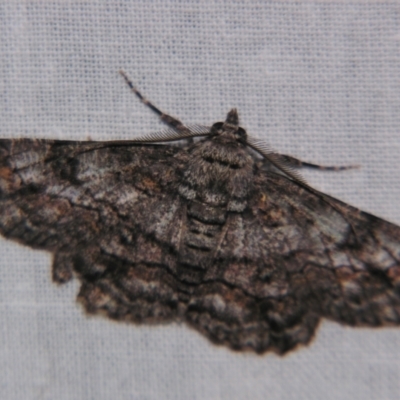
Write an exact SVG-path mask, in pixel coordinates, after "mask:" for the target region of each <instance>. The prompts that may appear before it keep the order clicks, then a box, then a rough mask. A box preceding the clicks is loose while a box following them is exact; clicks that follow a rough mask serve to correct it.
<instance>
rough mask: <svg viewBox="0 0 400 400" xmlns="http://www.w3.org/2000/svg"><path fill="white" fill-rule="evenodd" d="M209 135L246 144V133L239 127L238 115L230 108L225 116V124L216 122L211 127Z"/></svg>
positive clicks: (234, 109)
mask: <svg viewBox="0 0 400 400" xmlns="http://www.w3.org/2000/svg"><path fill="white" fill-rule="evenodd" d="M211 134H212V135H218V136H229V137H231V138H234V139H235V140H237V141H238V142H242V143H246V139H247V133H246V131H245V130H244V129H243V128H242V127H240V126H239V115H238V112H237V110H236V108H232V110H231V111H229V112H228V115H227V116H226V120H225V122H216V123H215V124H214V125H213V126H212V127H211Z"/></svg>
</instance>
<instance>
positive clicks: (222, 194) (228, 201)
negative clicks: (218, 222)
mask: <svg viewBox="0 0 400 400" xmlns="http://www.w3.org/2000/svg"><path fill="white" fill-rule="evenodd" d="M190 153H191V154H190V163H189V164H188V165H187V169H186V171H185V172H184V177H183V180H182V183H181V184H180V186H179V193H180V195H181V196H182V197H184V198H185V199H187V200H196V201H199V202H201V203H204V204H206V205H208V206H212V207H222V208H225V209H226V210H227V211H234V212H241V211H243V210H244V209H245V208H246V201H247V196H248V193H249V190H250V188H251V182H252V177H253V166H254V160H253V157H252V156H251V155H250V154H249V152H248V150H247V148H246V146H245V145H244V144H242V143H240V142H238V141H237V140H235V139H233V138H232V137H231V136H230V135H221V136H219V135H218V136H213V137H211V138H208V139H206V140H205V141H202V142H200V143H198V144H196V145H194V146H193V147H192V149H191V150H190Z"/></svg>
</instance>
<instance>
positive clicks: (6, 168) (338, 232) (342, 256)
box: [0, 139, 400, 353]
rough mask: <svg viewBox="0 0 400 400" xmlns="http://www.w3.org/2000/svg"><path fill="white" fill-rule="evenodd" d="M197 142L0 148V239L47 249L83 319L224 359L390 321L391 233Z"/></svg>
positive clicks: (393, 288)
mask: <svg viewBox="0 0 400 400" xmlns="http://www.w3.org/2000/svg"><path fill="white" fill-rule="evenodd" d="M208 145H209V143H208V142H207V143H205V145H204V146H203V147H202V148H201V149H200V148H198V150H196V149H197V148H196V147H195V146H194V147H193V148H194V150H193V151H191V150H190V151H189V150H188V148H187V147H173V146H157V145H130V146H129V145H128V146H127V145H107V144H101V143H100V144H99V143H97V142H58V141H44V140H41V141H39V140H28V139H21V140H17V141H12V140H0V207H1V210H2V211H1V213H0V232H1V233H2V234H3V235H4V236H5V237H8V238H13V239H15V240H18V241H20V242H22V243H24V244H27V245H29V246H31V247H34V248H40V249H46V250H49V251H51V252H53V253H54V264H53V277H54V279H55V280H56V281H57V282H65V281H67V280H69V279H71V277H72V275H73V273H75V274H77V275H78V276H79V278H80V280H81V282H82V286H81V290H80V293H79V300H80V301H81V302H82V303H83V305H84V306H85V308H86V310H87V311H88V312H90V313H103V314H105V315H107V316H109V317H111V318H114V319H118V320H129V321H133V322H160V321H169V320H178V321H186V322H188V323H189V324H190V325H192V326H193V327H195V328H196V329H198V330H199V331H201V332H202V333H203V334H205V335H206V336H208V337H209V338H210V339H211V340H213V341H214V342H216V343H222V344H226V345H228V346H230V347H231V348H235V349H252V350H254V351H257V352H264V351H266V350H274V351H277V352H279V353H283V352H285V351H287V350H289V349H291V348H293V347H295V346H296V345H297V344H298V343H307V342H309V340H310V338H311V337H312V335H313V333H314V331H315V328H316V326H317V324H318V322H319V320H320V318H321V317H326V318H329V319H332V320H335V321H339V322H344V323H347V324H350V325H372V326H376V325H378V326H379V325H391V324H398V323H399V313H400V308H399V305H400V300H399V299H400V296H399V292H400V290H399V286H400V267H399V259H400V244H399V243H400V228H398V227H396V226H394V225H392V224H390V223H388V222H385V221H382V220H380V219H378V218H376V217H373V216H370V215H368V214H365V213H361V212H359V211H358V210H356V209H354V208H352V207H350V206H347V205H345V204H344V203H341V202H339V201H338V200H335V199H331V198H327V197H326V196H325V197H321V196H318V195H317V194H316V193H315V192H312V191H309V190H308V189H306V188H303V187H302V186H301V185H298V184H297V183H295V182H293V181H291V180H290V179H288V178H286V177H284V176H282V175H279V174H276V173H273V172H266V171H265V170H264V169H262V168H258V167H257V166H256V165H255V164H254V165H253V166H252V161H250V162H249V164H246V162H243V160H248V158H247V157H248V156H247V155H246V154H245V153H243V154H242V153H240V152H241V151H242V150H240V147H239V150H235V153H234V154H235V156H234V157H233V156H231V155H230V153H229V152H228V153H226V154H225V153H224V151H225V150H222V151H221V152H219V153H215V150H214V149H215V146H217V145H218V144H214V145H213V146H214V147H209V148H207V146H208ZM210 146H211V145H210ZM199 149H200V150H199ZM222 149H225V147H222ZM196 151H198V153H196ZM227 151H228V150H227ZM237 151H239V153H240V154H239V155H240V157H239V156H237V153H236V152H237ZM190 152H191V153H190ZM189 153H190V154H189ZM214 153H215V154H216V155H215V154H214ZM205 154H206V156H205ZM196 157H197V158H196ZM201 157H203V159H202V158H201ZM210 157H211V158H212V159H211V160H209V159H210ZM213 157H214V158H213ZM218 157H219V158H221V157H222V159H219V158H218ZM232 157H233V158H232ZM238 157H239V158H238ZM205 159H206V160H208V161H207V163H208V164H207V163H206V161H204V160H205ZM225 159H227V161H226V160H225ZM242 162H243V166H242V164H241V163H242ZM228 164H230V165H228ZM247 165H250V167H249V168H248V167H247ZM202 168H203V169H204V168H205V170H204V171H203V173H202ZM232 168H233V169H232ZM226 171H231V172H230V174H231V175H226ZM232 171H234V172H232ZM213 174H214V175H218V176H219V182H218V184H219V188H221V187H226V188H227V190H228V189H229V193H234V194H235V199H234V201H231V202H228V205H227V206H226V205H225V206H219V205H218V201H219V202H220V203H221V204H225V203H224V201H225V200H224V199H223V198H224V196H225V197H226V196H227V194H226V193H224V192H223V193H222V195H221V196H222V197H221V196H219V197H218V196H217V195H216V194H215V190H216V187H215V182H213V181H212V179H211V178H210V177H212V176H213ZM191 176H195V177H196V178H195V179H194V180H193V179H192V180H190V179H191V178H190V177H191ZM249 176H251V179H249ZM225 178H226V179H225ZM224 179H225V181H224ZM243 182H245V185H244V184H243ZM243 187H245V190H244V189H243ZM218 190H220V189H218ZM213 191H214V192H213ZM193 193H197V196H203V198H205V199H207V200H205V202H203V203H202V202H198V201H196V200H194V199H193V198H192V197H193ZM217 194H218V195H220V194H221V193H217ZM228 197H229V196H228ZM221 199H222V200H221ZM228 200H229V199H228ZM212 202H214V203H213V204H214V205H210V204H211V203H212ZM215 204H217V205H215ZM243 204H245V205H246V206H245V207H244V206H243V207H242V205H243ZM229 207H230V209H229ZM241 207H242V208H241Z"/></svg>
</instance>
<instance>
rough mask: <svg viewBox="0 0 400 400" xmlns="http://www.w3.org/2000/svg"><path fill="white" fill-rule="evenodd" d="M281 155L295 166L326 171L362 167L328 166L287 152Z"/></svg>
mask: <svg viewBox="0 0 400 400" xmlns="http://www.w3.org/2000/svg"><path fill="white" fill-rule="evenodd" d="M279 157H280V158H281V159H282V161H283V162H284V163H286V164H289V166H291V167H294V168H314V169H320V170H324V171H345V170H348V169H354V168H359V167H360V166H359V165H339V166H326V165H318V164H312V163H309V162H305V161H302V160H299V159H298V158H295V157H292V156H288V155H286V154H279Z"/></svg>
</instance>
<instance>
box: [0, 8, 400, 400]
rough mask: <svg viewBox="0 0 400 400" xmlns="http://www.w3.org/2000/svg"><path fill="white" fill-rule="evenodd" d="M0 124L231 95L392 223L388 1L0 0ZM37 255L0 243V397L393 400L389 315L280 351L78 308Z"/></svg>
mask: <svg viewBox="0 0 400 400" xmlns="http://www.w3.org/2000/svg"><path fill="white" fill-rule="evenodd" d="M0 32H1V33H0V71H1V75H0V113H1V116H0V120H1V124H0V137H18V136H30V137H45V138H64V139H72V138H76V139H86V138H87V137H89V136H90V137H91V138H92V139H111V138H113V139H116V138H120V139H123V138H132V137H134V136H139V135H142V134H144V133H149V132H152V131H154V130H158V129H160V127H161V125H160V123H159V122H158V121H157V118H156V117H155V116H154V115H153V114H152V113H151V112H150V111H149V110H148V109H146V108H145V107H144V106H143V105H142V104H140V102H138V101H137V99H136V98H135V97H134V96H133V95H132V94H131V93H130V91H129V90H128V88H127V87H126V85H125V84H124V82H123V81H122V79H121V77H120V76H119V75H118V73H117V72H118V70H119V69H120V68H123V69H124V70H125V71H126V72H127V73H128V74H129V75H130V77H131V78H132V80H133V81H134V82H135V83H136V84H137V86H138V87H139V88H140V89H141V90H142V91H143V92H144V94H145V95H146V96H147V97H148V98H150V99H152V100H153V101H154V102H155V103H156V104H157V105H159V106H160V107H161V108H162V109H164V110H166V111H168V112H169V113H171V114H173V115H176V116H178V117H180V118H181V119H182V120H183V121H185V122H187V123H201V124H211V123H213V122H215V121H219V120H221V119H223V118H224V117H225V115H226V113H227V111H228V110H229V108H230V107H237V108H238V109H239V111H240V115H241V120H242V125H243V126H244V127H246V128H247V130H248V132H249V133H250V134H252V135H254V136H258V137H261V138H264V139H265V141H267V142H268V143H269V144H270V145H271V146H272V147H273V148H275V149H276V150H279V151H280V152H283V153H289V154H293V155H295V156H297V157H301V158H303V159H306V160H310V161H314V162H319V163H325V164H336V165H340V164H360V165H362V168H361V169H360V170H353V171H348V172H342V173H326V172H325V173H323V172H307V173H305V176H306V178H307V179H308V181H309V182H310V183H311V184H312V185H314V186H315V187H317V188H319V189H320V190H323V191H325V192H328V193H330V194H332V195H334V196H336V197H339V198H341V199H342V200H344V201H346V202H349V203H351V204H353V205H355V206H358V207H360V208H362V209H364V210H367V211H369V212H371V213H374V214H376V215H379V216H381V217H384V218H386V219H388V220H390V221H392V222H395V223H397V224H400V205H399V197H400V182H399V176H400V158H399V151H400V136H399V130H400V52H399V50H400V5H399V3H398V2H384V1H379V2H367V1H364V2H361V1H359V2H351V3H350V2H349V3H347V2H343V1H341V2H332V1H331V2H329V3H325V2H321V1H320V2H311V1H307V2H290V1H288V2H266V1H263V0H260V1H256V0H253V1H251V2H250V1H241V2H235V1H165V0H164V1H162V0H158V1H149V0H142V1H140V0H135V1H118V0H110V1H93V0H92V1H83V0H77V1H38V0H31V1H28V0H27V1H6V0H1V1H0ZM50 263H51V257H50V255H49V254H47V253H44V252H38V251H32V250H30V249H27V248H25V247H22V246H20V245H18V244H15V243H13V242H10V241H5V240H1V241H0V398H1V399H7V400H8V399H10V400H11V399H59V400H63V399H96V400H100V399H111V398H112V399H254V400H256V399H309V400H311V399H325V400H329V399H351V400H357V399H364V400H367V399H378V398H379V399H398V398H399V397H400V379H399V378H400V361H399V360H400V328H399V329H378V330H373V329H353V328H347V327H342V326H340V325H337V324H334V323H328V322H324V323H323V324H322V325H321V327H320V329H319V330H318V333H317V335H316V338H315V340H314V341H313V342H312V343H311V345H310V346H309V347H307V348H301V349H299V350H298V351H296V352H293V353H291V354H289V355H287V356H286V357H284V358H280V357H278V356H276V355H273V354H266V355H264V356H257V355H253V354H241V353H233V352H231V351H229V350H227V349H225V348H221V347H216V346H214V345H212V344H210V343H209V342H208V341H207V340H206V339H205V338H203V337H202V336H200V335H199V334H198V333H197V332H195V331H193V330H191V329H189V328H187V327H185V326H178V325H169V326H160V327H146V326H142V327H138V326H134V325H124V324H117V323H114V322H110V321H108V320H105V319H101V318H87V317H86V316H85V315H84V314H83V312H82V310H81V308H80V307H79V306H78V305H77V304H76V303H75V301H74V298H75V295H76V293H77V290H78V285H77V283H76V282H75V283H72V284H67V285H65V286H62V287H57V286H56V285H54V284H52V283H51V279H50Z"/></svg>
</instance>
